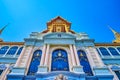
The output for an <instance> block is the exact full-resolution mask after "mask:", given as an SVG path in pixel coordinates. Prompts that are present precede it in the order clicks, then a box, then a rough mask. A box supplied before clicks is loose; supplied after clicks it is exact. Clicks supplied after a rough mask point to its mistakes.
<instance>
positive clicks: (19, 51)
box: [17, 47, 23, 55]
mask: <svg viewBox="0 0 120 80" xmlns="http://www.w3.org/2000/svg"><path fill="white" fill-rule="evenodd" d="M22 49H23V47H20V48H19V50H18V52H17V55H20V53H21V51H22Z"/></svg>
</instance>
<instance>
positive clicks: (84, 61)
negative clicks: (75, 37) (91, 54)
mask: <svg viewBox="0 0 120 80" xmlns="http://www.w3.org/2000/svg"><path fill="white" fill-rule="evenodd" d="M77 53H78V57H79V60H80V64H81V65H82V66H83V71H84V72H85V73H86V75H88V76H92V75H93V74H92V70H91V67H90V64H89V61H88V59H87V56H86V53H85V52H84V51H82V50H79V51H78V52H77Z"/></svg>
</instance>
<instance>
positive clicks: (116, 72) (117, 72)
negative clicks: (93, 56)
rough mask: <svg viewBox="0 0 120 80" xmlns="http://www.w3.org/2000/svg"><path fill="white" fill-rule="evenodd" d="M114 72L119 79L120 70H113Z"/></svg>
mask: <svg viewBox="0 0 120 80" xmlns="http://www.w3.org/2000/svg"><path fill="white" fill-rule="evenodd" d="M115 74H116V75H117V77H118V79H119V80H120V71H115Z"/></svg>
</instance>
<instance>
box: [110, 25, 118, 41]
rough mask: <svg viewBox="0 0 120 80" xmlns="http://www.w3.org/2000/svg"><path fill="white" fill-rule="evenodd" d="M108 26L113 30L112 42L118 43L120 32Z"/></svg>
mask: <svg viewBox="0 0 120 80" xmlns="http://www.w3.org/2000/svg"><path fill="white" fill-rule="evenodd" d="M109 28H110V30H111V31H112V32H113V34H114V36H115V40H114V41H113V43H120V33H118V32H117V31H115V30H114V29H112V28H111V27H109Z"/></svg>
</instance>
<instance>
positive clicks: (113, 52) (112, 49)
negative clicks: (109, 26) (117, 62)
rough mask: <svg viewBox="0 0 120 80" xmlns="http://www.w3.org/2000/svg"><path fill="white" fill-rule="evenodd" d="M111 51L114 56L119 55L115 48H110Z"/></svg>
mask: <svg viewBox="0 0 120 80" xmlns="http://www.w3.org/2000/svg"><path fill="white" fill-rule="evenodd" d="M108 49H109V51H110V52H111V54H112V55H114V56H117V55H119V53H118V52H117V51H116V50H115V48H112V47H109V48H108Z"/></svg>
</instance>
